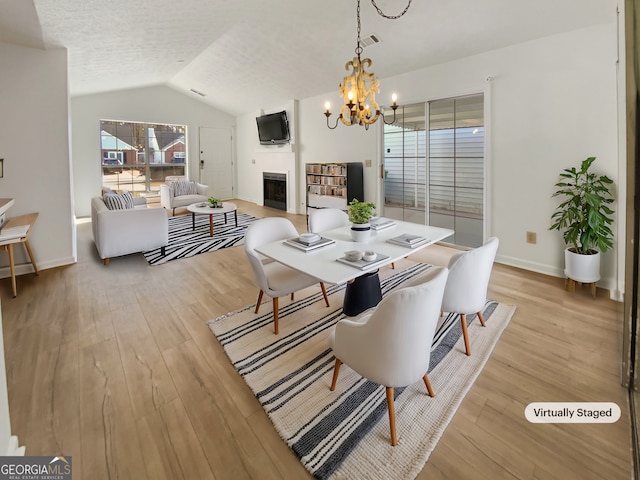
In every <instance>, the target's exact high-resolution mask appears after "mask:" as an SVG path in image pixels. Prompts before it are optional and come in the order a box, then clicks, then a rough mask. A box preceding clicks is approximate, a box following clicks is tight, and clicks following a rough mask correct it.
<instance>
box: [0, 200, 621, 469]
mask: <svg viewBox="0 0 640 480" xmlns="http://www.w3.org/2000/svg"><path fill="white" fill-rule="evenodd" d="M237 203H238V205H239V207H240V211H241V212H245V213H249V214H253V215H256V216H274V215H278V216H288V217H289V218H291V219H292V220H293V221H294V223H295V224H296V226H297V227H298V230H299V231H304V229H305V218H304V217H303V216H295V215H286V214H284V213H283V212H279V211H277V210H272V209H265V208H261V207H257V206H255V205H253V204H250V203H246V202H242V201H238V202H237ZM426 250H430V252H425V253H421V252H418V253H417V254H415V255H414V256H412V258H414V259H418V260H422V261H427V262H431V263H446V261H447V258H448V255H449V251H448V250H447V249H445V248H441V247H432V248H431V247H430V249H426ZM78 256H79V260H78V263H77V264H76V265H72V266H68V267H62V268H55V269H50V270H45V271H42V272H41V274H40V276H39V277H36V276H34V275H32V274H31V275H23V276H20V277H18V297H17V298H15V299H13V298H11V286H10V280H9V279H8V278H5V279H2V280H0V295H1V298H2V309H3V327H4V341H5V352H6V363H7V374H8V386H9V403H10V411H11V427H12V432H13V434H14V435H17V436H18V438H19V441H20V444H21V445H26V447H27V455H57V454H64V455H71V456H72V457H73V467H74V479H116V478H118V479H136V480H140V479H154V480H155V479H163V478H166V479H206V478H216V479H219V480H223V479H224V480H227V479H233V480H235V479H260V480H262V479H303V478H310V477H309V475H308V474H307V472H306V470H305V469H304V468H303V467H302V466H301V465H300V463H299V462H298V461H297V459H296V457H295V456H294V455H293V454H292V453H291V452H290V451H289V449H288V447H287V446H286V445H285V443H284V442H283V441H282V440H281V439H280V438H279V436H278V434H277V433H276V432H275V431H274V429H273V428H272V426H271V424H270V422H269V419H268V418H267V416H266V414H265V413H264V412H263V410H262V408H261V407H260V405H259V403H258V401H257V400H256V399H255V398H254V396H253V394H252V393H251V391H250V390H249V388H248V387H247V386H246V385H245V383H244V381H243V380H242V379H241V378H240V377H239V376H238V375H237V373H236V372H235V370H234V368H233V367H232V366H231V365H230V363H229V361H228V359H227V357H226V355H225V354H224V352H223V350H222V348H221V347H220V345H219V344H218V343H217V341H216V340H215V338H214V337H213V335H212V334H211V332H210V331H209V329H208V327H207V325H206V322H207V320H209V319H211V318H214V317H216V316H219V315H221V314H224V313H226V312H229V311H233V310H236V309H238V308H240V307H242V306H244V305H247V304H250V303H252V302H255V300H256V294H257V289H256V287H255V286H254V285H255V284H254V280H253V274H252V272H251V269H250V266H249V263H248V261H247V260H246V258H245V254H244V251H243V249H242V248H241V247H240V248H232V249H227V250H222V251H219V252H216V253H212V254H206V255H200V256H197V257H194V258H191V259H185V260H179V261H173V262H169V263H167V264H165V265H162V266H156V267H149V266H148V265H147V263H146V261H145V260H144V258H143V257H142V255H140V254H138V255H130V256H127V257H121V258H114V259H112V260H111V263H110V265H109V266H104V265H102V262H101V261H100V260H99V258H98V256H97V254H96V251H95V247H94V245H93V241H92V237H91V225H90V224H82V225H79V226H78ZM36 257H37V252H36ZM490 298H492V299H495V300H499V301H502V302H506V303H511V304H515V305H516V306H517V311H516V313H515V315H514V317H513V319H512V321H511V323H510V325H509V326H508V327H507V329H506V330H505V332H504V334H503V335H502V337H501V339H500V341H499V342H498V345H497V346H496V348H495V350H494V352H493V354H492V356H491V358H490V359H489V361H488V363H487V364H486V366H485V368H484V370H483V371H482V373H481V374H480V376H479V378H478V379H477V381H476V383H475V385H474V386H473V388H472V389H471V391H470V392H469V394H468V395H467V396H466V398H465V399H464V401H463V403H462V405H461V407H460V409H459V410H458V412H457V414H456V415H455V417H454V419H453V420H452V422H451V423H450V424H449V426H448V428H447V430H446V431H445V433H444V435H443V437H442V438H441V440H440V442H439V444H438V446H437V447H436V449H435V451H434V452H433V454H432V455H431V458H430V459H429V461H428V463H427V465H426V466H425V468H424V470H423V471H422V473H421V474H420V475H419V477H418V478H420V479H429V480H434V479H488V478H491V479H498V478H520V479H540V480H541V479H563V480H566V479H581V480H584V479H607V480H615V479H628V478H630V477H631V466H632V463H631V455H630V439H629V438H630V429H629V414H628V406H627V396H626V391H625V390H624V389H623V388H622V387H620V381H619V371H620V351H621V328H620V320H619V308H620V307H621V306H620V305H619V304H616V303H614V302H612V301H610V300H609V299H608V298H607V296H606V294H605V292H599V296H598V298H597V299H595V300H593V299H591V297H590V296H589V291H588V289H586V288H585V289H584V290H580V289H579V288H578V290H577V292H576V293H575V294H574V295H572V294H569V293H567V292H565V291H564V289H563V280H562V279H557V278H551V277H546V276H543V275H539V274H534V273H529V272H525V271H521V270H518V269H514V268H510V267H506V266H503V265H496V266H495V268H494V271H493V275H492V279H491V286H490ZM281 301H283V302H287V301H288V300H287V299H282V300H281ZM263 308H269V306H268V304H267V305H265V306H264V307H263ZM265 334H266V335H270V334H272V333H271V332H270V331H265ZM461 354H462V353H461ZM436 394H437V392H436ZM535 401H606V402H616V403H617V404H618V405H620V407H621V409H622V418H621V419H620V420H619V421H618V422H617V423H615V424H573V425H572V424H530V423H528V422H527V421H526V419H525V417H524V408H525V406H526V405H527V404H528V403H530V402H535ZM390 448H391V447H390ZM396 448H401V447H396Z"/></svg>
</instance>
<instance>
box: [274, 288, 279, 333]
mask: <svg viewBox="0 0 640 480" xmlns="http://www.w3.org/2000/svg"><path fill="white" fill-rule="evenodd" d="M273 329H274V330H275V334H276V335H277V334H278V297H273Z"/></svg>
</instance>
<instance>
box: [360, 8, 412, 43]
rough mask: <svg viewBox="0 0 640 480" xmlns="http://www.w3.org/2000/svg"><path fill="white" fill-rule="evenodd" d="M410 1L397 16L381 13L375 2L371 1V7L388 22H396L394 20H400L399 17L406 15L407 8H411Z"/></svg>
mask: <svg viewBox="0 0 640 480" xmlns="http://www.w3.org/2000/svg"><path fill="white" fill-rule="evenodd" d="M411 1H412V0H409V3H407V6H406V7H404V10H403V11H402V12H400V13H399V14H398V15H387V14H386V13H384V12H383V11H382V9H381V8H380V7H379V6H378V5H377V4H376V0H371V5H373V6H374V8H375V9H376V10H377V12H378V15H380V16H381V17H384V18H388V19H389V20H396V19H398V18H400V17H401V16H403V15H404V14H405V13H407V10H409V7H410V6H411ZM359 11H360V1H359V0H358V12H359ZM359 18H360V17H358V19H359ZM358 21H359V20H358ZM358 25H359V23H358ZM358 38H360V37H358Z"/></svg>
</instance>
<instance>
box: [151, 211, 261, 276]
mask: <svg viewBox="0 0 640 480" xmlns="http://www.w3.org/2000/svg"><path fill="white" fill-rule="evenodd" d="M195 220H196V224H195V229H194V228H193V226H192V219H191V214H189V215H180V216H177V217H171V218H169V245H167V246H166V247H165V255H162V251H161V249H160V248H156V249H154V250H149V251H148V252H144V258H146V259H147V261H148V262H149V264H150V265H160V264H163V263H166V262H169V261H171V260H176V259H178V258H187V257H193V256H194V255H199V254H201V253H208V252H214V251H216V250H220V249H221V248H229V247H235V246H237V245H242V244H243V243H244V234H245V232H246V231H247V228H248V227H249V225H250V224H251V222H254V221H255V220H258V219H257V218H256V217H252V216H251V215H247V214H244V213H238V226H237V227H236V224H235V221H234V217H233V212H232V213H228V214H227V223H226V224H225V221H224V216H223V215H214V217H213V220H214V223H213V236H210V235H209V216H208V215H196V218H195Z"/></svg>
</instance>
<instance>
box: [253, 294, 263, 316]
mask: <svg viewBox="0 0 640 480" xmlns="http://www.w3.org/2000/svg"><path fill="white" fill-rule="evenodd" d="M262 295H264V292H263V291H262V290H260V293H259V294H258V301H257V302H256V311H255V312H253V313H258V310H260V304H261V303H262Z"/></svg>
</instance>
